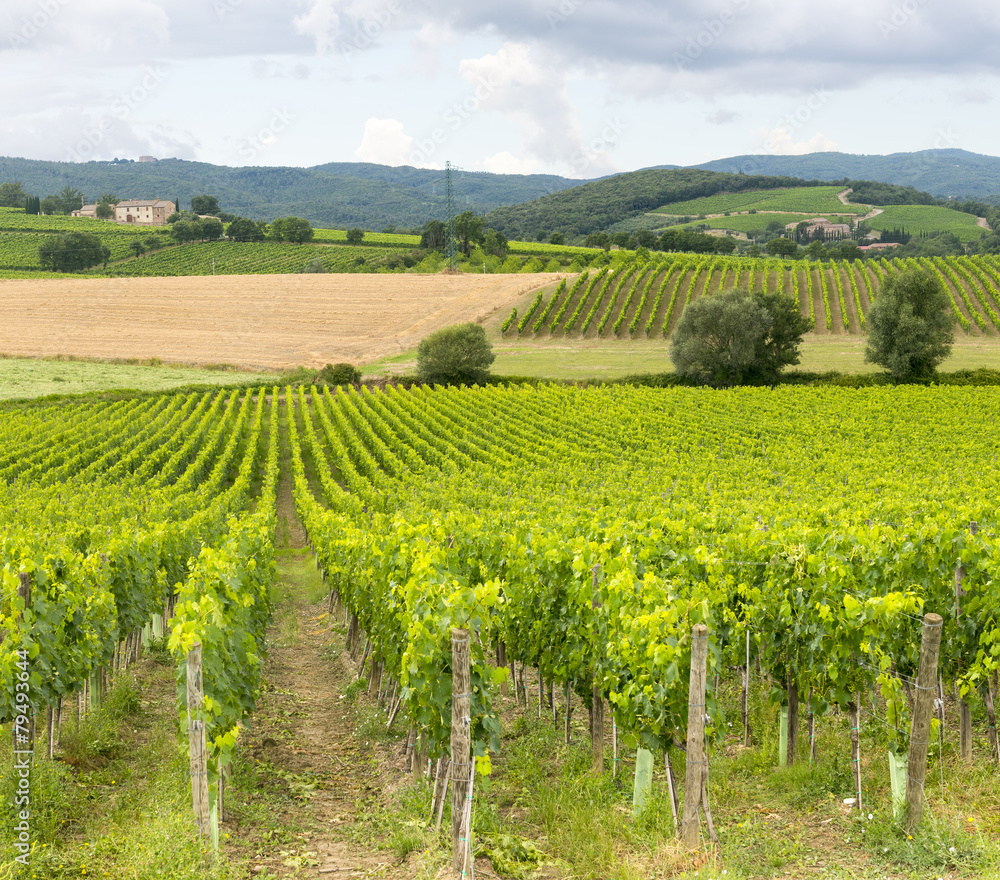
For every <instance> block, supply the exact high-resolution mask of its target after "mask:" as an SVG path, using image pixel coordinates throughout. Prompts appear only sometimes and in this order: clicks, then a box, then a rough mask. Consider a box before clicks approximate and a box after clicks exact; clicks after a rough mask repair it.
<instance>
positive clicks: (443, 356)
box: [417, 322, 496, 385]
mask: <svg viewBox="0 0 1000 880" xmlns="http://www.w3.org/2000/svg"><path fill="white" fill-rule="evenodd" d="M495 359H496V355H495V354H493V347H492V346H491V345H490V342H489V340H488V339H487V338H486V331H485V330H484V329H483V328H482V327H481V326H480V325H479V324H473V323H472V322H469V323H468V324H453V325H452V326H450V327H442V328H441V329H440V330H438V331H436V332H434V333H431V335H430V336H426V337H424V338H423V339H421V340H420V345H418V346H417V375H418V376H419V377H420V381H421V382H426V383H427V384H440V385H458V384H466V385H471V384H474V383H479V382H484V381H485V380H486V378H487V377H488V376H489V372H490V365H491V364H492V363H493V361H494V360H495Z"/></svg>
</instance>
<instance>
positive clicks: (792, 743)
mask: <svg viewBox="0 0 1000 880" xmlns="http://www.w3.org/2000/svg"><path fill="white" fill-rule="evenodd" d="M786 748H787V751H786V752H785V763H786V764H787V766H789V767H791V766H792V764H794V763H795V759H796V757H797V756H798V754H799V683H798V682H797V681H796V680H795V678H794V675H793V673H789V674H788V739H787V741H786Z"/></svg>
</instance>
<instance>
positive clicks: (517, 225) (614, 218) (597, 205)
mask: <svg viewBox="0 0 1000 880" xmlns="http://www.w3.org/2000/svg"><path fill="white" fill-rule="evenodd" d="M815 185H818V181H806V180H799V179H797V178H791V177H756V176H750V175H746V174H716V173H713V172H710V171H701V170H698V169H696V168H680V169H677V170H659V169H653V170H646V171H633V172H631V173H629V174H618V175H616V176H614V177H608V178H604V179H603V180H595V181H592V182H591V183H586V184H584V185H582V186H577V187H574V188H573V189H570V190H566V191H563V192H558V193H553V194H551V195H547V196H543V197H541V198H539V199H537V200H535V201H533V202H530V203H528V204H522V205H513V206H511V207H504V208H497V209H496V210H494V211H491V212H490V213H489V214H488V215H487V217H486V225H487V226H489V227H492V228H494V229H498V230H499V231H501V232H503V233H504V234H505V235H506V236H508V237H509V238H518V239H522V240H524V239H536V238H537V237H538V235H539V234H540V233H541V232H554V231H558V232H562V233H564V234H565V235H586V234H587V233H589V232H596V231H598V230H605V229H607V228H608V227H610V226H612V225H614V224H615V223H620V222H621V221H623V220H627V219H629V218H631V217H636V216H638V215H640V214H644V213H646V212H648V211H653V210H655V209H656V208H659V207H660V206H662V205H666V204H669V203H670V202H682V201H687V200H689V199H697V198H700V197H702V196H710V195H714V194H715V193H719V192H743V191H744V190H753V189H772V188H775V187H781V186H787V187H798V186H815Z"/></svg>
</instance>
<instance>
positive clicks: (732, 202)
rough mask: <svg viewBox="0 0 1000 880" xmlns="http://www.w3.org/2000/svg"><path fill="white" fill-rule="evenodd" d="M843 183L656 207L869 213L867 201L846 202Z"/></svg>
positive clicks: (677, 212) (665, 210)
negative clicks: (843, 194)
mask: <svg viewBox="0 0 1000 880" xmlns="http://www.w3.org/2000/svg"><path fill="white" fill-rule="evenodd" d="M842 191H844V188H843V187H842V186H805V187H794V188H790V189H767V190H753V191H750V192H738V193H719V194H718V195H714V196H707V197H705V198H700V199H691V200H690V201H687V202H673V203H671V204H669V205H664V206H663V207H662V208H657V209H656V213H657V214H667V215H673V216H684V215H686V214H723V213H725V212H727V211H728V212H737V211H760V212H764V211H767V212H786V213H793V214H800V213H804V212H810V211H812V212H815V213H816V214H817V215H821V214H829V213H833V214H867V213H868V211H869V210H870V207H869V206H868V205H855V204H851V203H846V204H845V203H844V202H842V201H841V200H840V199H839V198H838V197H837V194H838V193H840V192H842Z"/></svg>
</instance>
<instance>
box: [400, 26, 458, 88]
mask: <svg viewBox="0 0 1000 880" xmlns="http://www.w3.org/2000/svg"><path fill="white" fill-rule="evenodd" d="M455 42H456V40H455V34H454V33H452V31H451V28H449V27H448V26H447V25H446V24H442V23H440V22H437V21H429V22H427V23H426V24H425V25H423V26H422V27H421V28H420V30H418V31H417V32H416V33H415V34H414V35H413V39H412V40H411V41H410V48H411V49H412V51H413V64H412V65H411V67H410V69H412V70H413V72H414V73H418V74H421V75H423V76H434V75H436V74H438V73H439V72H440V71H441V50H442V49H443V48H444V47H446V46H451V45H454V43H455Z"/></svg>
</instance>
